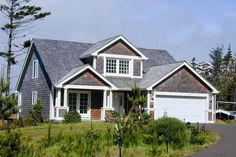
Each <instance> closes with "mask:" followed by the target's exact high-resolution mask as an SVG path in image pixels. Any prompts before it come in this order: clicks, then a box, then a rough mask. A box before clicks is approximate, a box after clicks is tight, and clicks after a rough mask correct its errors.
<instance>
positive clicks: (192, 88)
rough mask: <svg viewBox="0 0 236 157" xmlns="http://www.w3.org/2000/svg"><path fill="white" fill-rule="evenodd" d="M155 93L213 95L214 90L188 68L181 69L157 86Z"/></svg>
mask: <svg viewBox="0 0 236 157" xmlns="http://www.w3.org/2000/svg"><path fill="white" fill-rule="evenodd" d="M153 89H154V90H155V91H162V92H184V93H211V92H212V90H211V89H210V88H209V87H208V86H207V85H206V84H205V83H204V82H203V81H202V80H201V79H200V78H199V77H197V76H196V75H195V74H194V73H193V72H192V71H190V70H189V69H188V68H187V67H186V66H183V67H181V68H180V69H178V70H177V71H176V72H174V73H173V74H172V75H170V76H168V77H167V78H165V79H164V80H162V81H161V82H159V83H158V84H157V85H156V86H154V87H153Z"/></svg>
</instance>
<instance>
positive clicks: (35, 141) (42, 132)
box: [0, 122, 219, 157]
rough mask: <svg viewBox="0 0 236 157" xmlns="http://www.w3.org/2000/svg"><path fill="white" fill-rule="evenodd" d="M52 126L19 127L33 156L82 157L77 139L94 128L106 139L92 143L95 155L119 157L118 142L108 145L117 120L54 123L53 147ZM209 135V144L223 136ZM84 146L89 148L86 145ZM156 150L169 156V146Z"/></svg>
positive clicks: (129, 154) (143, 155)
mask: <svg viewBox="0 0 236 157" xmlns="http://www.w3.org/2000/svg"><path fill="white" fill-rule="evenodd" d="M48 128H49V125H48V124H43V125H39V126H30V127H24V128H17V129H14V131H16V132H20V133H21V135H22V136H21V139H22V143H25V144H26V146H28V147H30V148H32V149H34V150H35V151H34V153H32V154H31V155H29V156H44V157H56V156H71V157H73V156H74V157H75V156H79V155H78V154H77V150H76V149H79V147H78V145H80V144H78V143H79V142H77V141H80V142H81V139H80V136H85V135H84V134H85V133H86V132H89V131H91V130H95V133H94V132H92V135H91V134H87V135H90V136H93V138H94V139H96V135H97V134H101V135H102V136H101V137H102V138H101V139H100V140H102V143H96V140H95V143H93V142H94V141H91V142H92V143H93V144H94V146H95V147H93V146H91V147H93V148H92V149H94V150H95V151H96V149H97V152H96V153H95V154H93V155H91V156H94V157H104V156H107V157H109V156H110V157H113V156H115V157H116V156H118V147H117V146H116V145H114V144H106V140H105V139H106V138H107V137H108V136H107V132H108V130H110V131H111V132H113V131H114V124H113V123H105V122H81V123H76V124H62V123H59V124H52V125H51V132H50V133H51V138H52V140H51V141H52V142H51V144H50V145H49V146H45V144H47V142H46V141H47V139H48V130H49V129H48ZM14 131H13V132H14ZM3 134H4V133H3V132H2V133H1V134H0V135H3ZM67 135H68V137H67ZM87 135H86V136H87ZM207 136H208V137H207V138H208V139H209V140H208V144H212V143H215V142H216V141H217V139H219V136H218V135H217V134H215V133H212V132H208V133H207ZM77 139H78V140H77ZM62 141H63V142H62ZM100 142H101V141H100ZM82 143H83V142H82ZM87 144H89V143H87ZM208 144H204V145H195V144H194V145H193V144H191V145H188V146H186V147H184V148H181V149H170V152H169V156H173V157H182V156H190V155H191V154H193V153H194V152H196V151H200V150H202V149H204V148H205V147H207V146H208ZM82 146H83V147H85V146H84V145H82ZM82 146H81V147H82ZM68 147H70V148H68ZM26 148H27V147H26ZM89 148H90V147H89ZM86 149H87V146H86ZM152 151H153V149H152V146H150V145H146V144H139V145H133V146H129V147H123V148H122V153H123V157H148V156H154V155H152V154H153V153H152ZM154 151H160V154H159V155H158V156H163V157H165V156H168V155H167V154H166V146H165V145H159V146H158V150H154ZM163 152H164V153H163ZM155 154H158V153H155ZM22 156H24V155H22ZM80 156H81V155H80Z"/></svg>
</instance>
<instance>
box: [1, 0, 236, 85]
mask: <svg viewBox="0 0 236 157" xmlns="http://www.w3.org/2000/svg"><path fill="white" fill-rule="evenodd" d="M1 1H2V0H1ZM0 3H1V2H0ZM34 4H36V5H38V6H42V8H43V10H44V11H50V12H51V13H52V15H50V16H48V17H47V18H46V19H45V20H42V21H39V22H37V23H36V24H35V30H36V31H35V33H33V34H31V35H30V36H28V38H48V39H60V40H70V41H79V42H92V43H94V42H97V41H100V40H103V39H106V38H109V37H111V36H114V35H118V34H122V35H123V36H125V37H126V38H127V39H128V40H129V41H131V43H133V44H134V45H135V46H136V47H143V48H157V49H165V50H167V51H168V52H169V53H170V54H171V55H172V56H173V57H174V58H175V59H176V60H187V61H190V60H191V59H192V58H193V57H195V58H196V59H197V61H207V62H208V61H210V59H209V52H210V50H212V48H215V47H216V46H217V44H219V45H224V46H225V49H227V47H228V45H229V44H231V48H232V50H233V53H236V1H235V0H37V1H36V0H35V1H34ZM1 19H3V18H2V16H1V15H0V25H2V24H3V23H4V22H3V21H4V20H1ZM4 44H6V38H5V36H4V34H3V33H2V32H0V50H1V48H3V47H4V46H3V45H4ZM19 60H23V57H21V58H19ZM20 63H22V62H20ZM2 64H4V62H3V61H1V65H0V66H2ZM21 65H22V64H18V65H17V66H16V67H15V68H14V71H13V76H14V77H13V80H14V82H16V80H17V77H18V75H19V71H20V68H21ZM14 84H15V83H14ZM13 86H14V85H13ZM12 88H14V87H12Z"/></svg>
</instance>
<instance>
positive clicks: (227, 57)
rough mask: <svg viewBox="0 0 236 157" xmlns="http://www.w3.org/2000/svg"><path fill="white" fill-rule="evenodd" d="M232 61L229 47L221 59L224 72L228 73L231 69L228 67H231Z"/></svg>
mask: <svg viewBox="0 0 236 157" xmlns="http://www.w3.org/2000/svg"><path fill="white" fill-rule="evenodd" d="M232 61H233V55H232V51H231V47H230V45H229V48H228V51H227V53H226V55H225V56H224V58H223V62H224V66H225V70H224V72H229V71H230V70H229V69H231V68H230V67H231V66H232Z"/></svg>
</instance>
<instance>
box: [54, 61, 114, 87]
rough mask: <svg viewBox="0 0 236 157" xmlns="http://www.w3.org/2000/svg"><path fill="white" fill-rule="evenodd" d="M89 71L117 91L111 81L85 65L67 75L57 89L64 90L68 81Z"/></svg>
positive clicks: (58, 83) (57, 84) (59, 82)
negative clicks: (64, 85)
mask: <svg viewBox="0 0 236 157" xmlns="http://www.w3.org/2000/svg"><path fill="white" fill-rule="evenodd" d="M87 69H89V70H90V71H92V72H93V73H94V74H95V75H97V76H98V77H99V78H101V79H102V80H103V81H104V82H106V83H107V84H108V85H110V86H111V88H112V89H117V88H116V86H114V85H113V84H112V83H111V82H110V81H108V80H107V79H106V78H105V77H104V76H102V75H101V74H100V73H98V72H97V71H96V70H94V69H93V68H92V67H91V66H90V65H83V66H80V67H75V68H73V69H72V70H71V71H70V72H69V73H67V74H66V75H65V76H63V77H62V79H60V80H59V81H58V82H57V83H56V85H55V86H56V87H59V88H62V87H63V84H64V83H66V82H67V81H69V80H71V79H72V78H74V77H76V76H78V75H79V74H80V73H82V72H83V71H85V70H87Z"/></svg>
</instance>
